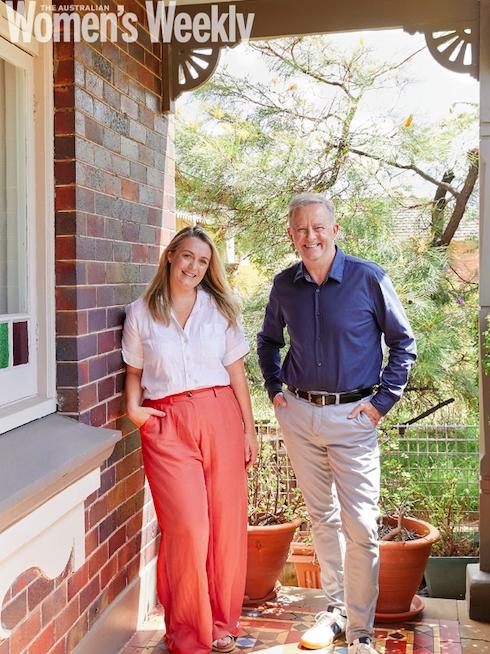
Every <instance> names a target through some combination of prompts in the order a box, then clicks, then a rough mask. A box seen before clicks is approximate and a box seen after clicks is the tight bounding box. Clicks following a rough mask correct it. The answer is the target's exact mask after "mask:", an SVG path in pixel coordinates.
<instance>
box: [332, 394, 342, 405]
mask: <svg viewBox="0 0 490 654" xmlns="http://www.w3.org/2000/svg"><path fill="white" fill-rule="evenodd" d="M332 395H335V404H340V393H332Z"/></svg>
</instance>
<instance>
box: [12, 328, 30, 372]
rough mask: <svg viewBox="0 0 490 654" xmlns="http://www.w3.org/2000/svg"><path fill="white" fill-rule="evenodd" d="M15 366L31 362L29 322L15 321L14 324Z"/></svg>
mask: <svg viewBox="0 0 490 654" xmlns="http://www.w3.org/2000/svg"><path fill="white" fill-rule="evenodd" d="M12 341H13V346H14V347H13V354H14V366H21V365H22V364H24V363H29V335H28V329H27V322H14V324H13V325H12Z"/></svg>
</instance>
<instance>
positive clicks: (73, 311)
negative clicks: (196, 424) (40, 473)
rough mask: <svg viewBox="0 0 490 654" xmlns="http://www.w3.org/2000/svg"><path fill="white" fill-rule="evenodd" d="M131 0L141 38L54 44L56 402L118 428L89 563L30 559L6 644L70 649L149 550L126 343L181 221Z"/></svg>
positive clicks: (150, 49) (90, 509) (90, 524)
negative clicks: (48, 575)
mask: <svg viewBox="0 0 490 654" xmlns="http://www.w3.org/2000/svg"><path fill="white" fill-rule="evenodd" d="M110 5H111V8H112V10H114V9H115V6H116V3H114V2H112V1H111V2H110ZM125 9H126V11H134V12H135V13H137V14H138V16H139V19H140V22H139V33H140V40H139V42H138V43H133V44H126V43H124V42H123V41H122V40H119V41H118V42H117V43H94V44H87V43H77V44H71V43H68V44H65V43H58V44H55V45H54V56H55V72H54V84H55V88H54V94H55V116H54V121H55V144H54V149H55V179H56V201H55V206H56V216H55V219H56V318H57V321H56V330H57V385H58V397H59V410H60V412H62V413H64V414H66V415H68V416H71V417H73V418H76V419H77V420H80V421H82V422H84V423H86V424H89V425H93V426H109V427H113V428H117V429H121V430H122V432H123V439H122V441H121V442H120V443H119V444H118V445H117V447H116V449H115V451H114V453H113V455H112V456H111V458H110V459H109V460H108V461H107V462H106V464H105V465H104V466H103V470H102V485H101V488H100V490H99V491H98V492H96V493H94V494H93V495H92V496H91V497H89V498H88V500H87V503H86V532H87V536H86V553H87V561H86V563H85V564H84V565H83V567H82V568H81V569H80V570H78V571H77V572H76V573H75V574H72V573H71V566H70V564H68V566H67V568H66V570H65V572H64V573H63V574H62V575H61V576H60V577H59V578H58V579H56V580H53V581H49V580H46V579H43V578H42V577H41V575H40V574H39V573H38V572H37V571H34V570H28V571H26V572H25V573H23V574H22V575H21V576H20V577H19V578H18V579H17V580H16V582H15V583H14V584H13V585H12V587H11V589H10V592H9V594H8V595H7V599H6V602H5V604H4V609H3V613H2V619H3V622H4V624H5V625H6V626H7V627H9V628H13V633H12V636H11V638H10V639H9V640H7V641H4V642H0V654H21V653H23V652H29V654H67V653H68V652H71V651H72V650H73V649H74V648H75V647H76V645H77V644H78V643H79V642H80V640H81V639H82V638H83V636H84V635H85V634H86V633H87V630H88V629H90V627H91V626H92V625H93V624H94V623H95V622H96V621H97V619H98V617H99V616H100V614H101V613H102V612H103V611H104V609H105V608H106V607H107V606H109V605H110V604H111V602H112V601H113V600H114V599H115V598H116V597H117V596H118V595H119V593H121V592H122V591H123V590H124V589H125V588H126V587H127V585H128V584H129V583H131V581H132V580H134V579H135V578H136V576H137V575H138V572H139V570H140V568H142V567H143V566H144V565H145V564H146V563H147V562H148V561H149V560H151V559H152V558H153V557H154V556H155V553H156V547H157V526H156V522H155V519H154V515H153V513H152V511H151V508H150V507H149V504H150V495H149V491H148V489H147V488H145V486H144V474H143V469H142V462H141V453H140V442H139V434H138V433H137V432H136V431H135V430H134V428H133V426H132V424H131V423H130V422H129V421H128V419H127V418H126V417H125V415H124V407H123V401H122V396H121V391H122V387H123V380H124V371H123V365H122V359H121V352H120V343H121V328H122V321H123V316H124V305H126V304H127V303H128V302H131V301H132V300H134V299H136V298H137V297H138V296H139V295H140V294H141V293H142V292H143V290H144V288H145V286H146V284H147V283H148V281H149V280H150V279H151V277H152V276H153V274H154V271H155V266H156V264H157V262H158V259H159V255H160V247H161V244H164V243H166V242H168V240H169V238H170V237H171V235H172V234H173V232H174V230H175V184H174V151H173V128H172V124H171V120H169V119H167V117H165V116H163V115H162V114H161V113H160V86H161V81H160V77H159V75H160V72H159V71H160V45H159V44H151V42H150V39H149V36H148V34H147V33H146V32H145V31H144V29H143V28H142V26H143V25H144V22H145V20H144V13H145V12H144V4H143V2H141V3H139V2H137V1H136V0H129V1H128V2H126V3H125ZM144 516H145V517H144ZM94 654H98V653H96V652H94Z"/></svg>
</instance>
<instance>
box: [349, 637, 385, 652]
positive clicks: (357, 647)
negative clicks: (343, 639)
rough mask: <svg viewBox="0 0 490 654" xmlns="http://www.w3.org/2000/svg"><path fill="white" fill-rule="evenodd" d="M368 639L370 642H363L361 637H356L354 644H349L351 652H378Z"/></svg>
mask: <svg viewBox="0 0 490 654" xmlns="http://www.w3.org/2000/svg"><path fill="white" fill-rule="evenodd" d="M363 640H364V638H363ZM366 640H367V641H368V642H365V643H364V642H363V643H361V642H359V638H356V640H355V641H354V642H353V643H352V645H349V654H378V652H377V651H376V650H375V649H374V647H372V645H371V644H370V642H369V639H368V638H366Z"/></svg>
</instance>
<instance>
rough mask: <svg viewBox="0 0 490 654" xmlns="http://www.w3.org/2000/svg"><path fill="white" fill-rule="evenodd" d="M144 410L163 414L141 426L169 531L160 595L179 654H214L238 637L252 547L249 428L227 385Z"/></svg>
mask: <svg viewBox="0 0 490 654" xmlns="http://www.w3.org/2000/svg"><path fill="white" fill-rule="evenodd" d="M144 405H145V406H153V407H155V408H156V409H160V410H162V411H165V413H166V416H165V417H164V418H159V417H156V416H151V417H150V418H149V419H148V420H147V421H146V422H145V423H144V424H143V425H142V427H141V430H140V431H141V444H142V451H143V461H144V466H145V472H146V475H147V477H148V482H149V484H150V489H151V493H152V496H153V502H154V505H155V510H156V514H157V518H158V523H159V525H160V529H161V532H162V535H161V541H160V550H159V553H158V563H157V590H158V596H159V599H160V602H161V603H162V605H163V607H164V609H165V625H166V639H167V645H168V647H169V649H170V651H171V652H173V653H174V654H209V651H210V650H211V645H212V641H213V640H215V639H216V638H221V637H223V636H225V635H227V634H232V635H237V634H238V620H239V616H240V609H241V605H242V601H243V595H244V589H245V573H246V549H247V483H246V472H245V461H244V436H243V422H242V416H241V411H240V408H239V405H238V402H237V400H236V398H235V394H234V393H233V390H232V389H231V388H230V387H229V386H217V387H213V388H207V389H199V390H196V391H190V392H188V393H180V394H179V395H172V396H170V397H167V398H163V399H161V400H145V402H144Z"/></svg>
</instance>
